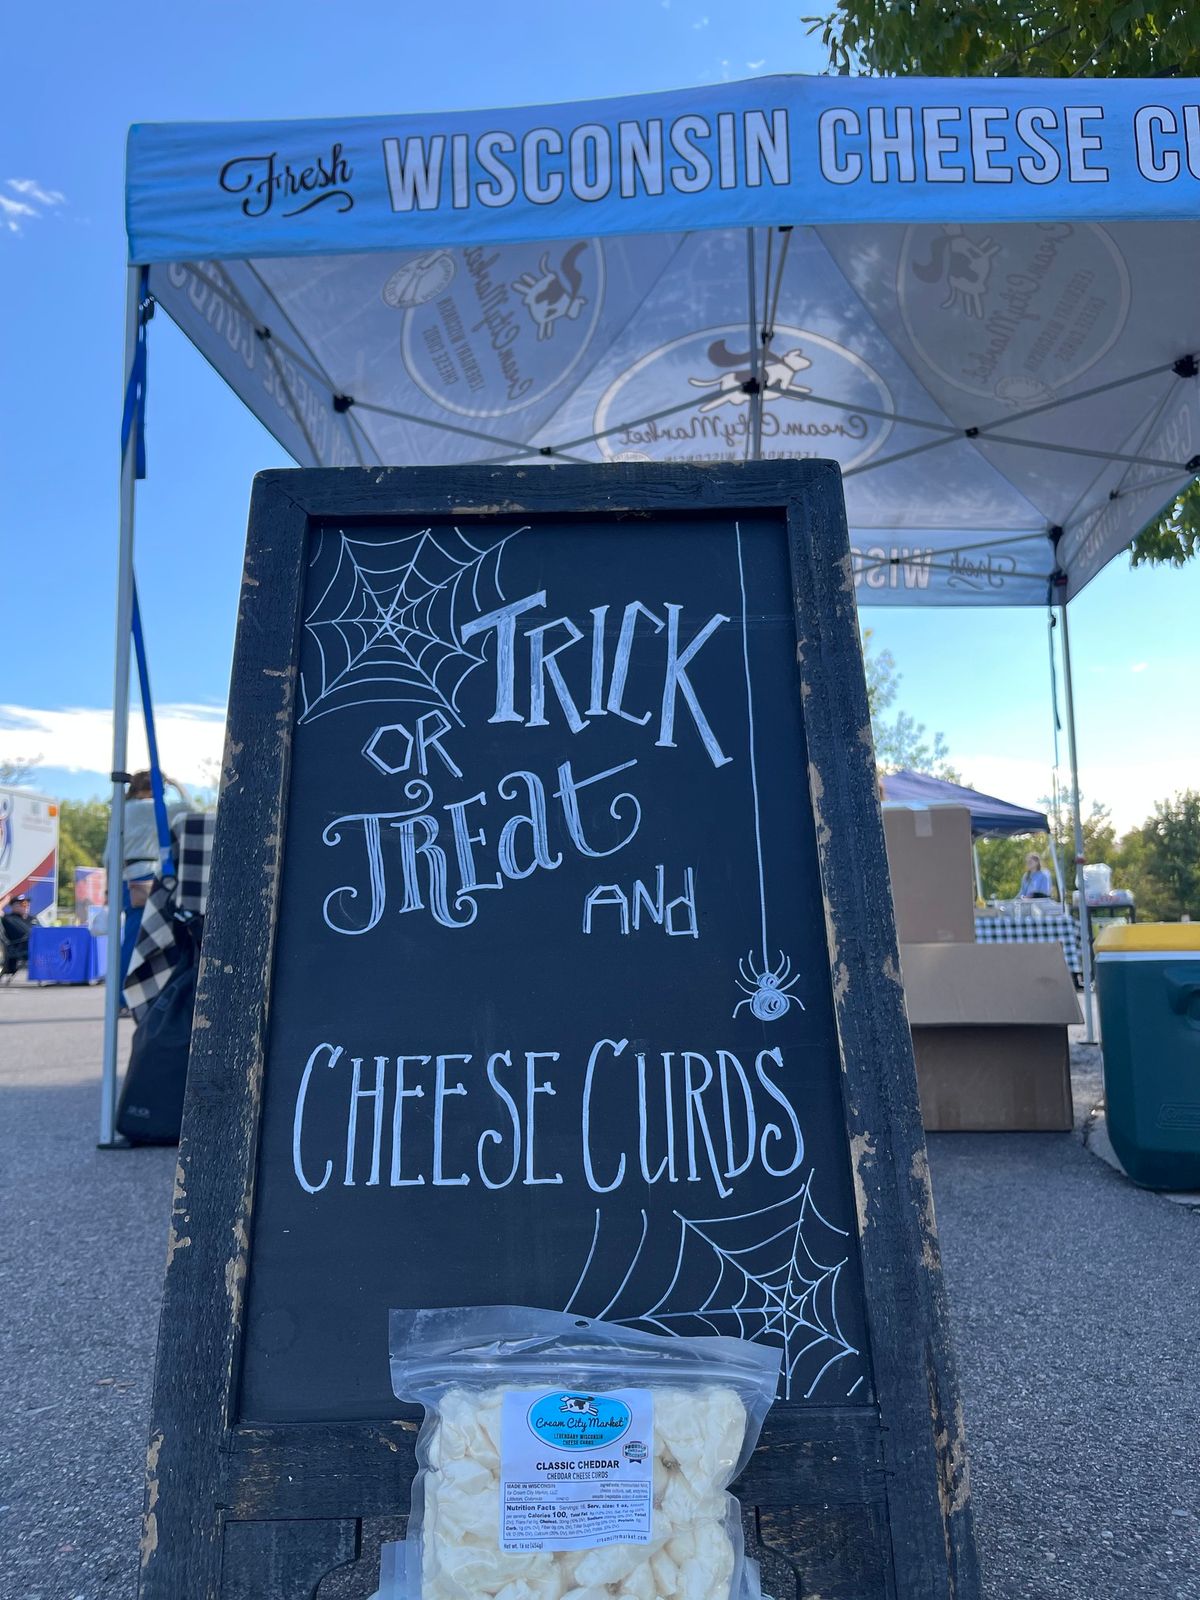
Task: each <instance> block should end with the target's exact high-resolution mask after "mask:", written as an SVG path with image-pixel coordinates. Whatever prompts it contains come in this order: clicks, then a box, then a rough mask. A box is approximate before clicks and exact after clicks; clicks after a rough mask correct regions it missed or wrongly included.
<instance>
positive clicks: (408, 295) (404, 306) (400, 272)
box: [383, 250, 455, 311]
mask: <svg viewBox="0 0 1200 1600" xmlns="http://www.w3.org/2000/svg"><path fill="white" fill-rule="evenodd" d="M454 272H455V266H454V257H453V256H452V255H451V254H450V252H449V251H448V250H437V251H434V253H433V254H432V255H427V256H417V257H416V258H415V259H414V260H412V261H406V262H405V263H404V265H403V266H400V267H397V268H396V270H395V272H393V273H392V275H391V277H390V278H389V279H388V281H387V282H386V283H385V284H384V286H383V303H384V305H387V306H392V307H393V308H394V309H395V310H397V311H407V310H409V309H410V308H411V307H412V306H423V305H425V304H426V302H427V301H429V300H436V299H437V297H438V295H439V294H441V293H443V291H444V290H446V289H448V288H449V287H450V284H451V281H452V280H453V278H454Z"/></svg>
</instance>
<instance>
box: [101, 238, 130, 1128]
mask: <svg viewBox="0 0 1200 1600" xmlns="http://www.w3.org/2000/svg"><path fill="white" fill-rule="evenodd" d="M139 300H140V279H139V271H138V268H137V267H130V268H129V269H128V276H127V279H126V296H125V371H124V381H123V383H122V387H121V393H122V395H124V394H125V393H126V392H127V389H128V385H129V381H130V376H131V374H132V371H133V360H134V352H135V348H136V345H137V335H138V319H139V315H140V307H139ZM135 432H136V430H131V432H130V436H129V439H128V441H127V443H126V446H125V449H124V452H123V454H122V457H121V507H120V539H119V543H118V547H117V641H116V665H115V669H114V674H113V742H112V771H113V786H112V814H111V816H110V818H109V824H108V851H107V862H108V970H107V973H106V975H105V985H104V1065H103V1071H102V1076H101V1079H100V1139H99V1144H100V1147H101V1149H105V1148H112V1146H113V1145H114V1144H115V1142H116V1112H117V1049H118V1039H117V1025H118V1021H119V1019H120V1013H121V956H120V950H121V909H122V902H123V900H124V894H123V889H124V883H125V879H124V868H125V784H124V782H123V781H122V780H121V779H119V777H118V776H117V775H118V774H120V773H123V772H124V771H125V763H126V760H127V752H128V743H129V652H130V641H131V639H132V635H133V502H134V483H135V474H136V471H137V443H136V438H135Z"/></svg>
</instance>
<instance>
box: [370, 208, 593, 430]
mask: <svg viewBox="0 0 1200 1600" xmlns="http://www.w3.org/2000/svg"><path fill="white" fill-rule="evenodd" d="M422 260H423V261H424V262H425V263H426V265H425V266H424V267H423V268H422V269H421V271H420V272H418V273H417V274H416V277H415V278H414V279H413V281H412V282H411V283H409V282H408V281H407V280H406V281H405V282H404V283H402V284H397V285H396V287H395V289H394V290H393V294H394V295H395V296H396V297H397V298H396V300H395V302H393V301H389V304H391V303H396V304H398V305H402V306H403V308H404V310H405V317H404V327H403V336H402V344H401V348H402V352H403V357H404V365H405V367H406V368H407V369H408V372H409V375H410V376H411V378H412V379H413V381H414V382H415V383H416V384H417V385H418V386H419V387H420V388H421V389H422V390H423V391H424V392H425V393H426V394H427V395H428V396H429V398H430V399H431V400H433V401H435V402H436V404H437V405H439V406H441V407H443V408H444V409H445V410H446V411H450V412H454V413H456V414H457V415H459V416H466V417H503V416H509V415H511V414H513V413H515V412H519V411H524V410H526V409H527V408H528V407H530V406H534V405H537V404H538V402H539V401H542V400H545V399H546V398H547V396H549V395H550V394H552V393H553V391H554V390H555V389H557V388H558V386H559V385H560V384H561V383H563V382H564V381H565V379H566V378H567V377H568V376H569V375H570V374H571V373H572V372H574V371H575V369H576V368H577V366H578V365H579V363H580V361H581V360H582V359H583V356H584V353H585V351H586V350H587V348H588V346H589V344H590V343H591V341H592V337H593V335H594V334H595V331H596V327H597V325H598V323H599V320H600V314H601V311H602V309H603V305H604V282H605V273H604V252H603V247H602V245H601V244H600V241H599V240H598V239H575V240H568V241H567V242H565V243H563V244H555V245H549V246H546V245H537V244H505V245H493V246H485V245H473V246H470V247H468V248H466V249H463V250H455V251H443V252H440V253H439V254H438V255H437V256H436V257H424V258H422ZM434 262H436V263H437V267H436V270H435V268H434V266H433V265H431V263H434ZM419 265H420V263H414V268H416V267H418V266H419ZM448 268H449V269H450V270H447V269H448ZM439 276H441V277H444V279H445V282H444V283H443V284H441V285H438V284H437V278H438V277H439ZM391 284H392V280H389V287H391ZM401 295H404V296H405V297H406V298H404V299H403V300H400V298H399V297H400V296H401ZM384 298H385V299H387V292H386V291H385V295H384Z"/></svg>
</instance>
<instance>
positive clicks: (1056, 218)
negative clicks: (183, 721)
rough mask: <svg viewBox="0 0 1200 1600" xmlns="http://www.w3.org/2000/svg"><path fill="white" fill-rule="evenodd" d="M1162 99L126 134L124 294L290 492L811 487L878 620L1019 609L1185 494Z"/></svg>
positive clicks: (769, 98)
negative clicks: (142, 271) (521, 474)
mask: <svg viewBox="0 0 1200 1600" xmlns="http://www.w3.org/2000/svg"><path fill="white" fill-rule="evenodd" d="M1198 196H1200V95H1198V94H1197V93H1196V86H1195V85H1194V84H1190V83H1172V84H1162V83H1152V84H1145V83H1138V82H1133V81H1128V80H1125V81H1120V80H1112V81H1109V80H1104V81H1078V80H1074V81H1070V82H1055V81H1051V80H1045V79H1039V80H1019V81H1007V80H987V81H982V82H981V81H972V80H955V81H953V82H943V81H935V80H927V79H908V80H903V81H899V80H888V81H886V82H885V81H880V80H854V79H845V78H818V79H809V78H800V77H776V78H764V79H760V80H756V81H752V82H747V83H740V84H722V85H717V86H709V87H706V88H700V89H695V90H688V91H680V92H673V93H669V94H662V95H655V96H648V97H642V98H638V99H625V100H613V101H604V102H597V103H594V104H591V103H589V104H583V105H575V106H570V105H568V106H555V107H535V108H524V109H520V110H508V111H488V112H470V113H461V114H439V115H434V116H402V117H394V118H391V117H381V118H372V119H362V118H358V119H354V118H350V119H346V120H345V121H344V122H341V121H339V122H330V121H323V122H309V123H306V122H289V123H248V124H217V125H196V124H184V125H181V126H156V125H147V126H141V127H135V128H134V129H133V130H132V133H131V135H130V143H129V186H128V209H129V226H130V249H131V254H132V256H133V259H134V260H136V261H140V262H150V263H152V266H151V270H150V289H151V292H152V294H153V295H154V297H155V298H156V299H157V300H158V301H159V302H160V303H161V304H162V305H163V306H164V307H165V309H166V310H167V311H168V312H169V313H170V315H171V316H172V317H173V318H174V319H175V320H176V321H177V322H178V323H179V325H180V326H181V327H182V328H183V330H184V332H185V333H186V334H187V335H188V336H189V338H191V339H192V340H193V342H194V343H195V344H196V345H197V346H198V347H199V348H200V349H201V350H202V351H203V353H204V354H205V355H206V356H207V357H208V359H209V360H210V361H211V362H212V363H213V365H214V366H215V367H216V368H217V370H218V371H219V372H220V373H221V374H222V375H223V376H224V377H225V378H226V379H227V381H228V382H229V383H230V384H231V386H232V387H233V388H234V389H235V390H236V391H237V393H238V394H239V395H240V396H241V397H242V399H243V400H244V401H245V403H246V404H247V405H248V406H249V407H250V409H251V410H252V411H253V412H254V413H255V415H256V416H258V417H259V418H260V419H261V420H262V421H263V422H264V423H265V424H266V426H267V427H268V428H269V429H270V430H271V432H272V433H274V435H275V436H276V438H278V439H279V441H280V442H281V443H282V444H283V445H284V447H285V448H286V449H287V450H288V451H289V452H290V453H291V455H292V456H293V457H294V458H295V459H296V460H297V461H298V462H301V463H302V464H305V465H325V466H348V465H372V464H376V463H380V464H389V465H390V464H404V465H416V466H433V465H448V464H465V463H468V462H473V463H480V464H486V465H501V464H520V463H522V462H528V463H531V464H536V463H539V462H542V461H546V460H553V461H567V462H571V461H574V462H605V461H630V462H638V461H640V462H657V463H666V462H677V463H680V464H685V463H687V464H696V463H728V462H732V461H738V460H743V459H748V458H756V459H786V458H795V457H806V456H809V457H831V458H832V459H834V460H836V461H837V462H838V463H839V465H840V467H841V469H842V472H843V476H844V480H845V487H846V500H847V511H848V515H849V519H850V526H851V533H852V544H853V555H852V559H853V563H854V568H855V572H854V577H855V582H856V584H857V587H858V591H859V598H860V600H861V601H863V602H865V603H869V604H879V605H893V604H899V605H930V604H933V605H964V604H970V605H980V604H983V605H1039V606H1040V605H1045V604H1046V603H1047V602H1048V601H1049V600H1052V599H1053V600H1061V599H1063V598H1069V597H1070V596H1071V595H1073V594H1075V593H1076V592H1078V590H1079V589H1080V588H1082V587H1083V585H1084V584H1086V583H1087V582H1088V581H1089V579H1090V578H1092V577H1093V576H1094V575H1095V574H1096V573H1097V572H1098V571H1099V570H1100V569H1101V568H1102V567H1103V566H1104V564H1105V563H1106V562H1107V561H1108V560H1110V559H1111V558H1112V556H1113V555H1114V554H1116V553H1117V552H1118V551H1120V550H1122V549H1123V548H1124V547H1125V546H1126V545H1128V543H1129V542H1130V540H1131V539H1132V538H1133V537H1134V536H1135V535H1136V534H1137V532H1138V531H1139V529H1140V528H1141V527H1143V526H1144V525H1145V523H1146V522H1147V521H1149V520H1150V518H1152V517H1153V516H1154V515H1155V514H1156V512H1157V511H1158V510H1159V508H1160V507H1161V506H1162V505H1164V504H1165V503H1168V502H1169V501H1170V499H1171V498H1172V497H1173V496H1174V495H1175V494H1177V493H1178V492H1179V491H1180V490H1181V489H1182V488H1183V487H1184V486H1185V485H1186V484H1187V483H1188V482H1189V481H1190V479H1191V477H1192V475H1193V473H1194V471H1195V470H1196V466H1197V465H1198V464H1200V411H1198V409H1197V405H1198V402H1197V385H1196V382H1195V375H1196V371H1197V364H1196V353H1197V352H1200V301H1198V300H1197V297H1196V295H1195V292H1194V283H1195V271H1196V244H1197V238H1198V234H1197V223H1196V221H1195V220H1194V217H1195V212H1196V205H1197V198H1198Z"/></svg>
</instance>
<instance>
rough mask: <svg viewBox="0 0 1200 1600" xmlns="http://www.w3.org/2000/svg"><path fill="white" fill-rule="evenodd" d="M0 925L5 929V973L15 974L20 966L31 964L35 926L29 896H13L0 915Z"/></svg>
mask: <svg viewBox="0 0 1200 1600" xmlns="http://www.w3.org/2000/svg"><path fill="white" fill-rule="evenodd" d="M0 923H2V924H3V928H4V945H5V950H4V971H5V973H13V972H15V971H16V970H17V968H18V966H28V964H29V933H30V929H31V928H32V927H33V925H34V924H33V914H32V912H31V911H30V909H29V896H28V895H27V894H15V895H13V897H12V899H11V900H10V901H9V902H8V904H7V905H6V906H5V908H4V911H3V913H0Z"/></svg>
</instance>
